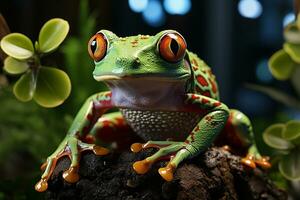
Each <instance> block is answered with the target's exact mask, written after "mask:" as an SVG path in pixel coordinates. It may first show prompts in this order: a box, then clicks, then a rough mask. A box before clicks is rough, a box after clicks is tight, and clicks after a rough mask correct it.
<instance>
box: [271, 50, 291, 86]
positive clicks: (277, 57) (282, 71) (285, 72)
mask: <svg viewBox="0 0 300 200" xmlns="http://www.w3.org/2000/svg"><path fill="white" fill-rule="evenodd" d="M294 68H295V63H294V61H293V60H292V59H291V57H290V56H289V55H288V54H287V53H286V52H285V51H284V50H279V51H277V52H276V53H275V54H273V55H272V56H271V58H270V60H269V69H270V71H271V73H272V75H273V76H274V77H275V78H277V79H278V80H287V79H288V78H290V76H291V74H292V72H293V71H294Z"/></svg>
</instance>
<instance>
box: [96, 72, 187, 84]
mask: <svg viewBox="0 0 300 200" xmlns="http://www.w3.org/2000/svg"><path fill="white" fill-rule="evenodd" d="M189 77H190V74H181V75H176V76H173V75H169V76H166V75H162V74H134V75H113V74H106V75H94V79H95V80H96V81H104V82H106V81H110V80H121V79H124V80H128V79H145V80H153V81H157V80H161V81H168V82H173V81H182V80H187V79H188V78H189Z"/></svg>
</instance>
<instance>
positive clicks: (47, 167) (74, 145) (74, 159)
mask: <svg viewBox="0 0 300 200" xmlns="http://www.w3.org/2000/svg"><path fill="white" fill-rule="evenodd" d="M86 150H91V151H93V152H94V153H95V154H96V155H106V154H108V153H109V150H108V149H106V148H104V147H100V146H96V145H95V144H88V143H84V142H81V141H80V140H79V139H77V138H75V137H70V138H68V139H65V140H64V141H63V142H62V143H61V144H60V145H59V147H58V148H57V150H56V151H55V152H54V153H53V154H52V155H50V156H49V157H48V158H47V161H46V162H45V163H44V164H43V165H42V166H41V170H43V171H44V173H43V175H42V177H41V180H40V181H39V182H38V183H37V184H36V185H35V190H36V191H38V192H44V191H45V190H47V188H48V183H47V182H48V180H49V178H50V177H51V175H52V173H53V171H54V169H55V166H56V163H57V161H58V159H59V158H61V157H63V156H68V157H69V158H70V160H71V165H70V167H69V169H67V170H66V171H64V173H63V178H64V179H65V181H67V182H69V183H75V182H77V181H78V180H79V174H78V170H79V160H80V155H81V152H83V151H86Z"/></svg>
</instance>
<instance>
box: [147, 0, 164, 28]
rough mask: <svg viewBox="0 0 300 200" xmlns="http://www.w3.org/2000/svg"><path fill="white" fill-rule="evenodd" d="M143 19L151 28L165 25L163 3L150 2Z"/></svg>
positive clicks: (150, 0) (153, 0)
mask: <svg viewBox="0 0 300 200" xmlns="http://www.w3.org/2000/svg"><path fill="white" fill-rule="evenodd" d="M143 18H144V20H145V21H146V22H147V23H148V24H149V25H150V26H154V27H158V26H161V25H163V24H164V23H165V13H164V11H163V8H162V5H161V3H160V2H159V1H158V0H149V2H148V5H147V8H146V9H145V10H144V11H143Z"/></svg>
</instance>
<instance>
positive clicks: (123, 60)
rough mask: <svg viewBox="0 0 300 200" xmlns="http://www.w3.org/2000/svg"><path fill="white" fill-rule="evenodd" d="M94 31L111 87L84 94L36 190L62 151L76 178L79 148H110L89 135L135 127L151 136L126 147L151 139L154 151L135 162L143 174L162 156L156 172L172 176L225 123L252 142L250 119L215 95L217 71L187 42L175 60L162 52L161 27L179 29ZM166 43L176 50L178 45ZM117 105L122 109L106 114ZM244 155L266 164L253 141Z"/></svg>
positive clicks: (68, 175)
mask: <svg viewBox="0 0 300 200" xmlns="http://www.w3.org/2000/svg"><path fill="white" fill-rule="evenodd" d="M99 33H101V34H102V35H103V36H104V37H105V39H106V41H107V47H105V43H103V44H104V47H105V48H107V49H102V50H103V51H105V55H103V58H101V60H98V61H95V70H94V72H93V76H94V78H95V79H96V80H97V81H104V82H105V83H106V84H107V85H108V86H109V88H110V91H108V92H101V93H98V94H95V95H93V96H91V97H90V98H88V100H87V101H86V102H85V104H84V105H83V107H82V108H81V110H80V111H79V113H78V114H77V116H76V118H75V120H74V122H73V124H72V125H71V127H70V129H69V132H68V134H67V136H66V138H65V139H64V140H63V142H62V143H61V144H60V146H59V147H58V149H57V150H56V151H55V152H54V153H53V154H52V155H51V156H49V157H48V159H47V162H46V163H45V165H44V166H43V168H44V169H45V172H44V174H43V175H42V179H41V181H40V182H39V183H38V184H37V185H36V189H37V190H38V191H44V190H46V189H47V180H48V179H49V177H50V176H51V174H52V172H53V169H54V167H55V164H56V161H57V159H59V158H60V157H61V156H64V155H69V156H70V159H71V161H72V162H71V166H70V168H69V169H68V170H67V171H65V172H64V174H63V176H64V178H65V180H66V181H68V182H71V183H73V182H76V181H77V180H78V179H79V176H78V173H77V172H78V165H79V158H80V152H81V151H84V150H93V151H94V152H95V153H96V154H97V155H105V154H107V153H109V150H108V149H106V148H104V147H99V146H95V145H94V144H91V143H90V142H88V141H89V139H90V138H92V139H93V140H97V139H98V138H100V139H101V143H102V144H103V143H105V142H107V141H109V138H112V137H117V136H118V135H119V134H122V133H124V132H126V131H127V132H128V131H129V132H130V131H133V132H135V133H136V134H137V135H139V136H140V137H141V138H143V139H144V140H145V141H148V140H149V141H148V142H146V143H145V144H141V143H135V144H132V146H131V149H132V151H134V152H138V151H140V150H141V149H144V148H150V147H154V148H158V149H159V151H157V152H156V153H155V154H153V155H152V156H150V157H148V158H146V159H144V160H142V161H137V162H136V163H134V165H133V168H134V170H135V171H136V172H137V173H139V174H144V173H146V172H147V171H148V170H149V168H150V167H151V164H152V163H154V162H155V161H158V160H159V159H160V158H162V157H166V156H167V158H169V163H168V164H167V165H166V167H164V168H160V169H159V173H160V174H161V176H162V177H163V178H164V179H165V180H168V181H170V180H172V179H173V172H174V171H175V169H176V167H177V166H178V165H179V164H180V163H181V162H182V161H183V160H184V159H187V158H191V157H193V156H196V155H198V154H199V153H201V152H202V151H204V150H205V149H206V148H207V147H208V146H210V145H211V144H212V143H213V141H214V139H215V137H216V136H217V135H218V134H219V133H220V132H221V131H222V129H223V128H224V126H225V125H226V126H227V125H229V126H231V127H233V128H232V129H231V131H232V132H234V134H235V136H234V137H235V138H234V139H232V140H234V141H238V142H239V143H242V145H244V146H247V145H249V144H250V140H251V137H252V127H251V124H250V121H249V119H248V118H247V117H246V116H245V115H244V114H243V113H241V112H239V111H237V110H230V109H228V107H227V106H226V105H225V104H223V103H222V102H221V101H219V91H218V86H217V83H216V78H215V76H214V75H213V74H212V71H211V69H210V68H209V67H208V66H207V65H206V63H205V62H204V61H202V60H201V59H199V58H198V56H197V55H196V54H193V53H191V52H189V51H187V50H185V49H184V56H183V57H182V58H181V59H180V60H179V61H176V62H169V61H167V60H166V59H164V58H163V55H162V53H161V52H160V49H159V48H160V46H159V45H160V43H161V42H162V41H161V40H162V38H163V37H164V36H165V35H166V34H175V35H177V36H176V37H182V36H181V35H180V34H179V33H177V32H176V31H173V30H166V31H162V32H160V33H158V34H157V35H155V36H146V35H138V36H131V37H125V38H120V37H118V36H116V35H115V34H114V33H112V32H110V31H107V30H102V31H100V32H99ZM183 40H184V39H182V41H183ZM95 41H96V40H95ZM95 41H93V42H94V43H93V45H95ZM172 42H173V43H174V42H176V41H175V40H174V41H172ZM101 44H102V43H101ZM170 44H171V43H170ZM172 45H174V44H172ZM175 45H176V43H175ZM177 45H179V43H178V44H177ZM99 46H100V44H98V46H97V47H96V46H94V47H93V51H100V54H99V55H101V53H103V52H101V49H100V50H99V49H97V48H100V47H99ZM102 46H103V45H102ZM170 46H171V45H170ZM183 46H184V45H183ZM104 47H103V48H104ZM167 48H170V49H171V47H169V46H167ZM172 48H173V49H175V51H177V53H178V46H177V47H174V46H173V47H172ZM170 49H167V51H170ZM92 53H93V52H92ZM174 55H175V54H174ZM115 107H116V108H119V110H120V112H116V113H110V114H104V113H105V112H106V111H107V110H109V109H111V108H115ZM108 133H109V134H108ZM119 137H121V136H119ZM125 139H126V138H125V137H124V138H123V140H125ZM117 144H118V143H117ZM242 162H244V163H245V164H246V165H249V166H251V167H255V165H256V164H258V165H260V166H264V167H268V166H269V163H268V162H267V161H266V160H265V159H264V158H262V157H261V156H260V155H259V153H258V152H257V150H256V148H255V146H254V145H253V146H252V147H251V152H249V154H248V156H247V157H246V158H245V159H243V160H242Z"/></svg>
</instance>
